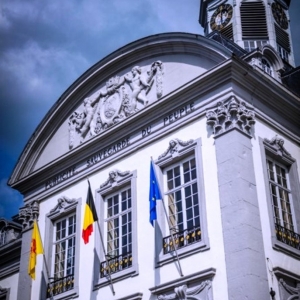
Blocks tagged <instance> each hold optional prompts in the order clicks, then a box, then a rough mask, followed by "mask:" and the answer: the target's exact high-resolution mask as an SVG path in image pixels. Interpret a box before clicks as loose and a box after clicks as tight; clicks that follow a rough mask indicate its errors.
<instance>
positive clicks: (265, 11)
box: [199, 0, 295, 67]
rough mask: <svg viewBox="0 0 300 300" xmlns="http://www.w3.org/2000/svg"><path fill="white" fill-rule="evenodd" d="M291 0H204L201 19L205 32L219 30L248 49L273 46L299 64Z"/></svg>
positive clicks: (286, 60) (286, 61) (287, 59)
mask: <svg viewBox="0 0 300 300" xmlns="http://www.w3.org/2000/svg"><path fill="white" fill-rule="evenodd" d="M290 2H291V0H201V6H200V16H199V23H200V24H201V26H202V27H203V28H204V34H205V36H208V37H209V36H210V35H211V34H212V33H213V32H215V31H218V32H220V33H221V34H222V35H223V36H225V37H226V38H228V39H230V40H232V41H233V42H234V43H236V44H237V45H239V46H240V47H242V48H243V49H245V50H246V51H248V52H251V51H253V50H255V49H256V48H262V47H263V46H264V45H270V46H272V47H273V48H274V49H275V50H276V51H277V53H278V55H279V56H280V57H281V59H282V60H283V63H284V64H287V65H290V66H292V67H295V61H294V54H293V47H292V41H291V31H290V22H289V21H290V19H289V11H288V10H289V6H290Z"/></svg>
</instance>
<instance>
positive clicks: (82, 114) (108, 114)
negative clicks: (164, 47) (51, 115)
mask: <svg viewBox="0 0 300 300" xmlns="http://www.w3.org/2000/svg"><path fill="white" fill-rule="evenodd" d="M163 74H164V71H163V63H162V62H161V61H155V62H153V63H152V64H151V66H150V69H149V70H144V69H143V68H142V67H140V66H135V67H133V68H132V70H131V72H129V73H127V74H125V75H123V76H121V77H120V76H115V77H112V78H110V79H109V80H108V81H107V82H106V86H105V87H104V88H103V89H101V90H99V91H97V92H96V93H94V94H93V95H91V96H89V97H87V98H85V99H84V100H83V108H82V109H81V110H76V111H75V112H73V113H72V115H71V116H70V118H69V148H70V149H72V148H74V147H76V146H77V145H79V144H80V143H82V142H83V141H85V140H88V139H90V138H91V137H93V136H95V135H98V134H100V133H101V132H103V131H105V130H106V129H108V128H109V127H110V126H112V125H113V124H116V123H118V122H120V121H122V120H124V119H125V118H127V117H129V116H131V115H132V114H135V113H136V112H138V111H139V110H140V109H143V108H144V107H145V106H146V105H147V104H148V102H149V100H148V97H147V95H148V93H149V92H150V91H151V90H152V88H153V85H154V82H155V86H156V97H157V99H158V98H160V97H162V95H163Z"/></svg>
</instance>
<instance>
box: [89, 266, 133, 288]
mask: <svg viewBox="0 0 300 300" xmlns="http://www.w3.org/2000/svg"><path fill="white" fill-rule="evenodd" d="M138 274H139V273H138V265H137V264H135V265H134V264H133V265H132V266H131V267H130V268H127V269H125V270H122V271H119V272H117V273H113V274H111V279H112V282H113V283H114V282H117V281H120V280H123V279H126V278H129V277H133V276H137V275H138ZM107 285H110V279H109V277H103V278H99V280H98V282H96V283H95V285H94V290H97V289H99V288H101V287H104V286H107Z"/></svg>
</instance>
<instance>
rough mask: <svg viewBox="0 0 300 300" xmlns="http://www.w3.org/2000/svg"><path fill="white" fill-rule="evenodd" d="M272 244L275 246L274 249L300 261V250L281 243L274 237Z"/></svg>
mask: <svg viewBox="0 0 300 300" xmlns="http://www.w3.org/2000/svg"><path fill="white" fill-rule="evenodd" d="M272 244H273V249H275V250H277V251H280V252H283V253H285V254H287V255H290V256H292V257H295V258H297V259H300V250H298V249H297V248H294V247H291V246H289V245H287V244H285V243H283V242H281V241H279V240H278V239H277V237H276V236H272Z"/></svg>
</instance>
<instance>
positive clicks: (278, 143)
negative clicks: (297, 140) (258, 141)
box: [264, 134, 292, 158]
mask: <svg viewBox="0 0 300 300" xmlns="http://www.w3.org/2000/svg"><path fill="white" fill-rule="evenodd" d="M264 143H265V144H267V145H268V146H269V147H270V148H272V149H273V150H274V152H275V153H277V155H279V156H283V157H286V158H291V157H292V156H291V154H290V153H289V152H288V151H287V150H286V149H285V147H284V146H283V145H284V140H283V139H282V138H280V137H278V135H277V134H276V135H275V136H274V137H273V138H272V139H271V140H269V139H267V138H265V139H264Z"/></svg>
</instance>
